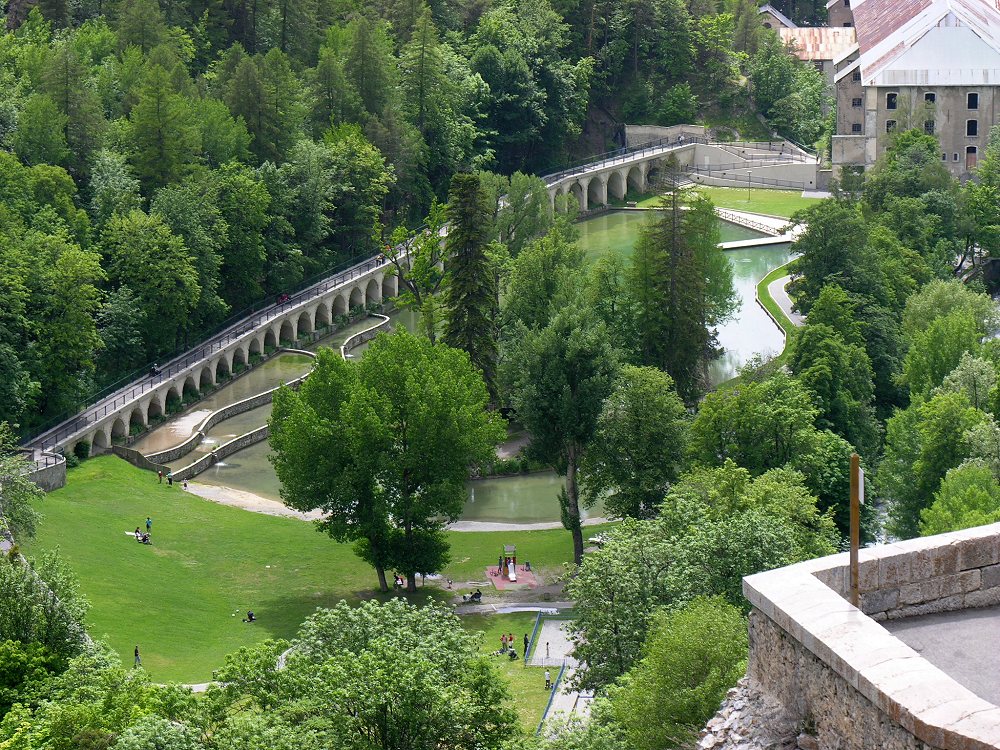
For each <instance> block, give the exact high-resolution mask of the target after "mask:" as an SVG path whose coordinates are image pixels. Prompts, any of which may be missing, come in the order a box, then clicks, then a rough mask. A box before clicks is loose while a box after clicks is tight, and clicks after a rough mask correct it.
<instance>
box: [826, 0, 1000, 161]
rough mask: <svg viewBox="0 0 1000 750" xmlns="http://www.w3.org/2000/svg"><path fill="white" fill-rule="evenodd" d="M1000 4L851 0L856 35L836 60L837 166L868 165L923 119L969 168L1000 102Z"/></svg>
mask: <svg viewBox="0 0 1000 750" xmlns="http://www.w3.org/2000/svg"><path fill="white" fill-rule="evenodd" d="M842 1H843V0H841V2H842ZM998 5H1000V0H851V3H850V6H849V9H850V13H851V16H852V18H851V20H850V21H849V23H851V24H853V27H854V29H855V32H856V35H857V37H856V38H857V41H856V44H855V45H854V46H853V47H851V48H850V49H848V50H846V51H843V52H842V53H841V54H840V55H839V56H838V58H837V59H835V60H834V61H833V65H834V68H835V73H834V81H835V87H836V96H837V131H836V134H835V135H834V137H833V162H834V165H835V166H837V167H839V168H844V167H862V168H865V167H869V166H871V165H872V164H874V163H875V160H876V159H877V158H878V157H879V156H880V155H881V154H882V153H883V152H884V151H885V148H886V145H887V143H888V140H889V137H890V135H891V133H892V132H893V131H895V130H902V129H909V128H914V127H916V128H922V129H923V130H924V131H925V132H927V133H933V134H934V135H936V136H937V137H938V139H939V141H940V143H941V160H942V162H943V163H946V164H947V165H948V168H949V169H950V170H951V171H952V173H953V174H955V175H956V176H959V177H967V176H968V175H969V174H970V173H971V172H972V170H973V169H974V168H975V166H976V161H977V160H978V158H979V156H980V154H981V153H982V151H983V149H984V148H985V146H986V142H987V139H988V137H989V133H990V128H992V127H993V125H994V123H996V122H997V112H998V108H1000V8H998ZM837 7H838V10H840V11H843V10H844V8H845V6H843V5H840V6H837ZM845 23H848V22H847V21H843V20H841V24H842V25H843V24H845Z"/></svg>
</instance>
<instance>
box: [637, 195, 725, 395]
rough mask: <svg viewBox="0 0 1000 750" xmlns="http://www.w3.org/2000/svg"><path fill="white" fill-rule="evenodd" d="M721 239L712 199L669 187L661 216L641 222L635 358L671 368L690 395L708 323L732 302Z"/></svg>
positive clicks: (700, 379)
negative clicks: (643, 223) (649, 222)
mask: <svg viewBox="0 0 1000 750" xmlns="http://www.w3.org/2000/svg"><path fill="white" fill-rule="evenodd" d="M718 242H719V230H718V227H717V225H716V219H715V211H714V208H713V207H712V203H711V201H710V200H708V199H707V198H702V197H698V198H695V199H693V200H692V199H689V198H688V197H687V196H686V195H685V194H684V192H683V191H679V190H674V191H673V192H671V193H670V194H669V195H668V196H667V198H666V199H665V206H664V212H663V216H662V218H660V219H657V220H655V221H654V222H653V223H651V224H649V225H647V226H646V227H645V228H644V229H643V230H642V232H641V234H640V237H639V240H638V242H636V246H635V255H634V256H633V265H632V270H631V273H630V286H631V289H632V297H633V300H634V303H635V311H636V327H637V333H638V340H639V341H638V343H639V355H640V358H641V360H642V363H643V364H646V365H653V366H655V367H659V368H660V369H661V370H666V371H667V372H668V373H670V376H671V377H672V378H673V379H674V381H675V382H676V383H677V391H678V393H680V394H681V396H682V397H683V398H684V399H685V400H686V401H688V402H690V401H692V400H694V399H695V398H697V396H698V393H699V391H700V390H701V388H702V387H703V385H704V380H705V366H706V365H707V363H708V361H709V359H710V358H711V357H712V355H713V354H714V351H715V350H714V346H713V339H714V332H713V328H714V327H715V326H716V325H718V324H719V323H721V322H722V321H723V320H725V319H726V318H728V317H729V315H731V314H732V312H733V310H734V306H735V302H734V298H735V292H734V291H733V281H732V270H731V269H730V268H729V264H728V261H727V260H726V258H725V256H723V255H722V252H721V251H720V250H719V249H718Z"/></svg>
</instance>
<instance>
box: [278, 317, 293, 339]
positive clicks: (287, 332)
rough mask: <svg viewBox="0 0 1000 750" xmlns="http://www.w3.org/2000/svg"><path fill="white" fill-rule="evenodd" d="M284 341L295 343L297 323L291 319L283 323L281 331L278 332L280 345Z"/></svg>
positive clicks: (286, 319)
mask: <svg viewBox="0 0 1000 750" xmlns="http://www.w3.org/2000/svg"><path fill="white" fill-rule="evenodd" d="M284 341H295V323H294V322H292V320H291V319H290V318H285V319H284V320H283V321H281V329H280V330H279V332H278V343H279V344H280V343H282V342H284Z"/></svg>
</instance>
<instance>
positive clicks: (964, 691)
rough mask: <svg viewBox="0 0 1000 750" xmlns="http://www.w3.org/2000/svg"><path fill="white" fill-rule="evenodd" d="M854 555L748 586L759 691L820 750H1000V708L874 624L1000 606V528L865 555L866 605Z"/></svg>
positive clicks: (757, 578)
mask: <svg viewBox="0 0 1000 750" xmlns="http://www.w3.org/2000/svg"><path fill="white" fill-rule="evenodd" d="M848 564H849V560H848V555H847V554H846V553H843V554H840V555H833V556H831V557H825V558H821V559H818V560H810V561H808V562H804V563H799V564H798V565H792V566H789V567H787V568H781V569H778V570H773V571H768V572H765V573H759V574H757V575H753V576H748V577H747V578H745V579H744V582H743V591H744V594H745V595H746V597H747V599H749V601H750V603H751V605H752V607H753V609H752V611H751V614H750V660H749V669H748V674H749V677H750V688H751V691H752V692H753V693H755V694H756V695H759V696H761V698H762V699H763V698H766V699H768V700H773V701H776V702H777V703H778V704H780V705H781V706H783V708H784V710H785V712H786V716H785V717H784V718H785V719H786V720H787V721H790V722H792V723H797V724H798V725H799V726H800V727H801V728H802V729H803V730H805V731H808V733H809V734H811V735H815V737H816V738H817V741H818V747H819V748H821V750H827V749H829V750H863V749H866V748H890V750H902V749H904V748H905V749H906V750H910V749H911V748H912V750H927V749H930V748H936V749H938V750H985V749H986V748H1000V707H997V706H994V705H993V704H991V703H989V702H988V701H985V700H983V699H982V698H979V697H978V696H976V695H975V694H973V693H972V692H971V691H970V690H969V689H968V688H966V687H964V686H962V685H960V684H959V683H957V682H956V681H955V680H954V679H952V678H951V677H949V676H948V675H946V674H945V673H944V672H942V671H941V670H940V669H938V668H937V667H935V666H933V665H932V664H931V663H930V662H928V661H926V660H925V659H923V658H922V657H921V656H920V654H918V653H917V652H916V651H914V650H913V649H911V648H910V647H909V646H907V645H906V644H904V643H903V642H902V641H900V640H898V639H897V638H895V637H894V636H892V635H891V634H890V633H889V632H888V631H887V630H886V629H885V628H883V627H882V626H881V625H880V624H879V623H878V621H877V620H885V619H890V618H897V617H905V616H908V615H917V614H924V613H927V612H939V611H944V610H951V609H961V608H967V607H977V606H985V605H989V604H994V603H997V602H998V601H1000V591H998V583H1000V524H993V525H990V526H982V527H979V528H976V529H968V530H965V531H959V532H954V533H951V534H940V535H938V536H934V537H927V538H923V539H913V540H909V541H905V542H899V543H896V544H887V545H882V546H879V547H874V548H870V549H864V550H862V551H861V553H860V556H859V589H860V592H861V601H860V604H861V607H860V608H857V607H854V606H852V605H851V604H850V602H848V601H847V599H846V598H845V596H846V594H847V591H848V586H849V570H848Z"/></svg>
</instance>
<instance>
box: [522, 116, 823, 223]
mask: <svg viewBox="0 0 1000 750" xmlns="http://www.w3.org/2000/svg"><path fill="white" fill-rule="evenodd" d="M632 131H633V132H630V133H629V135H628V136H627V137H628V140H629V141H630V142H632V141H636V140H639V139H643V140H642V142H641V143H638V144H636V145H634V146H630V147H626V148H623V149H622V150H621V152H619V153H612V154H606V155H604V156H603V157H602V158H598V159H596V160H592V161H589V162H587V163H585V164H580V165H578V166H576V167H571V168H569V169H564V170H562V171H560V172H556V173H554V174H550V175H546V176H545V177H543V178H542V179H543V180H544V181H545V184H546V187H547V188H548V192H549V202H550V204H551V206H552V208H553V210H555V209H556V207H557V205H558V200H557V199H558V198H559V197H560V196H566V195H572V196H573V197H574V198H575V200H576V203H577V205H578V206H579V208H580V210H581V211H588V210H591V209H593V208H596V207H600V206H607V205H608V204H609V203H610V202H612V201H624V200H625V198H626V197H627V196H628V195H629V194H637V195H638V194H643V193H648V192H649V191H650V188H651V187H653V183H654V182H655V180H654V177H655V176H656V175H657V174H658V173H659V172H660V171H661V169H662V168H663V167H664V166H665V165H666V163H667V161H668V160H670V159H672V160H673V161H674V162H675V164H676V166H677V168H678V169H679V171H680V172H681V173H682V174H684V175H686V176H687V178H688V179H690V180H691V181H692V182H702V183H705V184H715V185H730V186H738V187H746V186H747V183H748V182H750V183H751V184H753V185H755V186H757V187H762V186H763V187H767V186H773V187H788V188H798V189H800V190H811V189H815V188H816V183H817V163H816V159H815V157H814V156H812V155H810V154H808V153H806V152H805V151H803V150H802V149H801V148H799V147H798V146H796V145H794V144H791V143H788V142H781V141H776V142H761V143H756V142H753V143H745V142H736V143H721V142H715V141H712V140H711V139H710V137H709V133H708V132H707V131H706V129H705V128H701V127H695V126H692V125H676V126H672V127H669V128H652V127H644V128H632Z"/></svg>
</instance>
